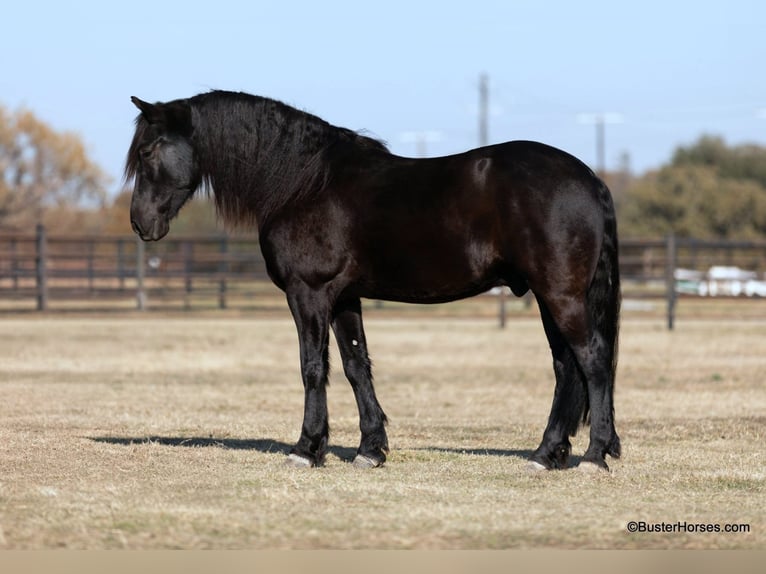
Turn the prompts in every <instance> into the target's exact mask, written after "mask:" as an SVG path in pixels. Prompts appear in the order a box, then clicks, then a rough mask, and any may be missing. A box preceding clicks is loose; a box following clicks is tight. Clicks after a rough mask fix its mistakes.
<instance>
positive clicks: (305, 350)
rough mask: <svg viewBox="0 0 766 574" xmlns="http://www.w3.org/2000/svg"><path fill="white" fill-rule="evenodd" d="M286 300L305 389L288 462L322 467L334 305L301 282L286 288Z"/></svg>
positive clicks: (325, 440) (325, 434) (327, 430)
mask: <svg viewBox="0 0 766 574" xmlns="http://www.w3.org/2000/svg"><path fill="white" fill-rule="evenodd" d="M287 302H288V304H289V306H290V311H291V312H292V314H293V319H294V320H295V325H296V327H297V329H298V340H299V343H300V356H301V375H302V377H303V388H304V391H305V399H304V409H303V426H302V428H301V436H300V438H299V439H298V442H297V443H296V444H295V446H294V447H293V448H292V450H291V451H290V455H289V457H288V463H290V464H292V465H293V466H304V467H310V466H321V465H322V464H323V462H324V457H325V453H326V452H327V439H328V436H329V434H330V427H329V424H328V420H327V389H326V387H327V374H328V371H329V360H328V354H327V353H328V352H327V347H328V341H329V322H330V307H331V305H330V302H329V301H328V298H327V297H326V296H325V294H324V293H322V292H321V291H317V290H313V289H309V288H308V287H307V286H306V285H304V284H302V283H301V284H299V285H296V286H293V287H292V288H290V289H288V290H287Z"/></svg>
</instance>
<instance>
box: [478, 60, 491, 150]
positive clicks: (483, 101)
mask: <svg viewBox="0 0 766 574" xmlns="http://www.w3.org/2000/svg"><path fill="white" fill-rule="evenodd" d="M488 118H489V76H487V74H482V75H481V76H480V77H479V147H484V146H486V145H489V119H488Z"/></svg>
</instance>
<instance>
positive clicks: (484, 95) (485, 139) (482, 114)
mask: <svg viewBox="0 0 766 574" xmlns="http://www.w3.org/2000/svg"><path fill="white" fill-rule="evenodd" d="M487 145H489V76H487V74H482V75H481V76H479V147H484V146H487ZM506 289H507V288H506V287H504V286H501V287H500V290H499V293H498V295H497V301H498V303H497V319H498V323H499V325H500V328H501V329H504V328H505V317H506V310H505V299H506Z"/></svg>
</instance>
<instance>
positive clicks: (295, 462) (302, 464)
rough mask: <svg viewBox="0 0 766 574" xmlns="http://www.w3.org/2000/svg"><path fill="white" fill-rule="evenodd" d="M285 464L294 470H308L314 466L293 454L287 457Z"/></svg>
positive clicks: (307, 460) (305, 459)
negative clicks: (294, 468)
mask: <svg viewBox="0 0 766 574" xmlns="http://www.w3.org/2000/svg"><path fill="white" fill-rule="evenodd" d="M286 462H287V464H288V465H290V466H294V467H296V468H310V467H312V466H314V465H313V464H312V462H311V461H310V460H309V459H307V458H303V457H302V456H298V455H297V454H294V453H293V454H290V455H288V456H287V461H286Z"/></svg>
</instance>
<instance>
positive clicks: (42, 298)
mask: <svg viewBox="0 0 766 574" xmlns="http://www.w3.org/2000/svg"><path fill="white" fill-rule="evenodd" d="M36 245H37V257H36V258H35V267H36V270H37V273H36V274H37V310H38V311H45V310H46V309H48V239H47V237H46V234H45V227H44V226H43V224H42V223H38V224H37V241H36Z"/></svg>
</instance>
